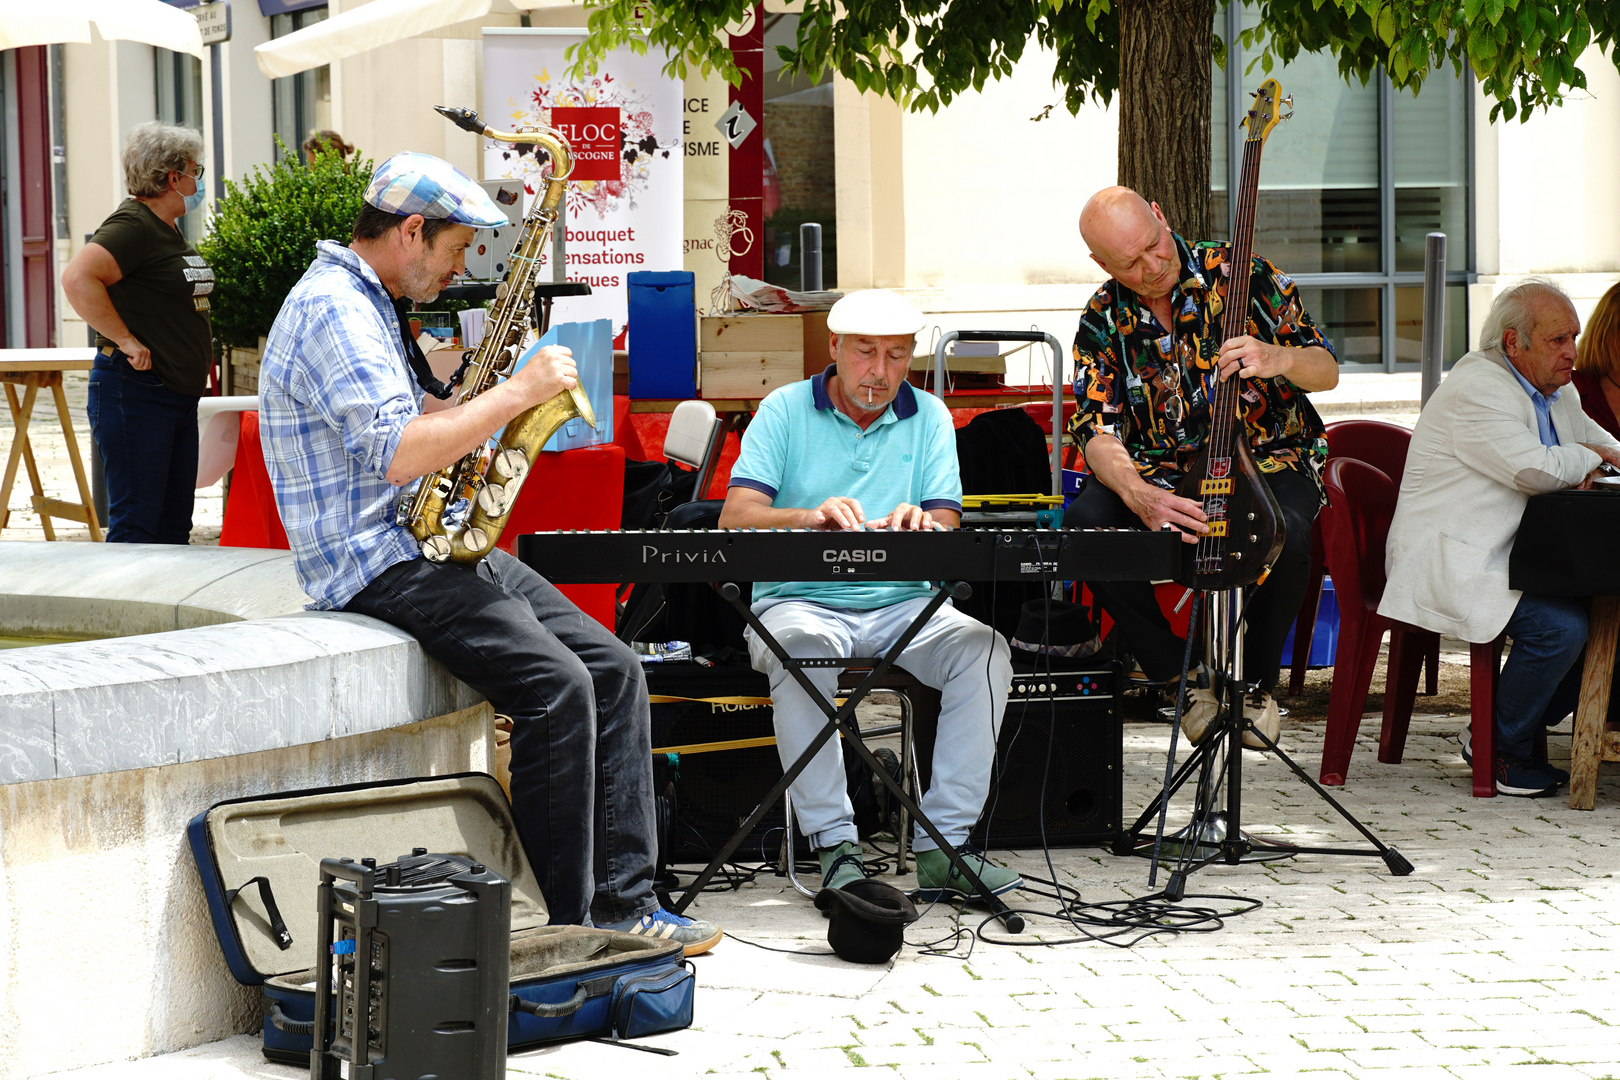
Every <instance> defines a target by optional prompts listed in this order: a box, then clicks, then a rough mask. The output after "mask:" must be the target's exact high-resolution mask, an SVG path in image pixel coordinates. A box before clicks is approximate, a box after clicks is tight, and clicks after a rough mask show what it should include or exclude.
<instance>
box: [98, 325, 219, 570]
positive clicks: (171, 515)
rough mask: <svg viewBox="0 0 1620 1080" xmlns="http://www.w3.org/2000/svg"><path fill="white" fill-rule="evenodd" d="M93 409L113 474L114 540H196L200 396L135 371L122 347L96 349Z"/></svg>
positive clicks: (110, 511) (110, 512) (110, 533)
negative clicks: (180, 391) (193, 521)
mask: <svg viewBox="0 0 1620 1080" xmlns="http://www.w3.org/2000/svg"><path fill="white" fill-rule="evenodd" d="M86 412H87V413H88V414H89V416H90V436H91V438H93V439H94V440H95V443H96V451H97V452H98V453H100V454H101V463H102V468H103V475H104V476H105V477H106V478H107V542H108V543H110V544H188V543H190V542H191V510H192V505H193V503H194V502H195V499H196V488H197V399H196V398H194V397H192V396H191V395H189V394H177V393H175V392H174V391H173V390H170V389H169V388H168V387H167V386H164V385H163V380H162V379H159V378H158V377H157V376H156V375H155V374H153V373H152V372H151V371H149V370H148V371H136V370H135V369H134V368H132V367H130V366H129V361H128V360H126V359H124V354H123V353H121V352H117V351H114V352H113V354H112V355H111V356H107V355H106V354H104V353H101V352H97V353H96V359H95V364H94V365H93V366H92V367H91V369H90V400H89V403H88V407H87V409H86Z"/></svg>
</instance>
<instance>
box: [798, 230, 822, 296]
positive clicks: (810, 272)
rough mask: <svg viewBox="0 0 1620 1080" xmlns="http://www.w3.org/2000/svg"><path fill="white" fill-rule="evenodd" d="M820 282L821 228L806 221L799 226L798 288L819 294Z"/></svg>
mask: <svg viewBox="0 0 1620 1080" xmlns="http://www.w3.org/2000/svg"><path fill="white" fill-rule="evenodd" d="M821 280H822V279H821V226H820V225H818V224H816V223H815V222H813V221H807V222H805V223H804V224H803V225H800V226H799V288H800V289H801V290H803V291H804V292H820V291H821V288H822V285H821Z"/></svg>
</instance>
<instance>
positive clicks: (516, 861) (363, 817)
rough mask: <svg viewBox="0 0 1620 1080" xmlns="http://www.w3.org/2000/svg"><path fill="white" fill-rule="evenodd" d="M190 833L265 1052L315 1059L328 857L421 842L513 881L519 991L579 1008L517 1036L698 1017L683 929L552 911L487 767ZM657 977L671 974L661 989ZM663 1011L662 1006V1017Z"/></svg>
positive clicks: (215, 820)
mask: <svg viewBox="0 0 1620 1080" xmlns="http://www.w3.org/2000/svg"><path fill="white" fill-rule="evenodd" d="M187 836H188V839H189V841H190V845H191V850H192V854H193V855H194V856H195V858H196V860H197V871H198V873H199V875H200V876H201V878H202V885H203V892H204V894H205V895H206V897H207V900H208V909H209V914H210V915H211V916H212V919H213V924H214V932H215V934H216V935H217V936H218V938H219V944H220V949H221V950H222V951H223V953H224V955H225V963H226V965H227V966H228V967H229V968H230V971H231V974H232V975H234V976H235V977H236V979H237V981H238V982H240V983H242V984H243V985H246V986H258V987H260V989H261V992H262V994H263V1002H264V1015H265V1024H264V1055H265V1057H267V1058H269V1059H270V1060H272V1061H279V1062H284V1063H287V1064H294V1065H303V1066H306V1067H307V1066H308V1065H309V1064H310V1050H311V1046H312V1043H313V1037H312V1034H311V1029H312V1028H313V1021H314V1018H315V979H314V969H315V966H316V961H317V954H318V947H319V943H320V934H319V931H318V919H317V916H316V890H317V887H318V885H319V883H320V876H321V866H320V864H321V860H322V859H323V858H334V857H342V856H347V857H351V858H354V859H360V858H376V859H377V860H378V861H379V862H385V861H389V860H393V859H396V858H398V857H399V856H401V855H405V854H407V853H409V852H411V851H412V850H413V849H414V848H418V847H421V848H425V849H426V850H427V851H429V852H434V853H442V854H447V855H461V856H465V857H466V858H469V859H471V860H472V861H474V862H477V863H481V864H483V865H484V866H486V867H488V868H489V869H490V870H492V871H494V872H495V873H497V874H499V875H500V876H501V877H503V878H505V879H506V880H507V881H509V882H510V883H511V904H510V914H511V918H510V925H511V948H510V982H511V990H512V993H513V994H515V995H517V996H518V997H520V998H523V999H524V1000H526V1001H531V1002H539V1003H543V1004H546V1005H551V1006H558V1007H561V1008H567V1009H568V1011H567V1012H566V1013H565V1014H564V1015H559V1016H549V1017H542V1016H536V1015H531V1014H530V1013H527V1012H513V1013H511V1015H510V1018H509V1021H508V1026H507V1043H508V1045H509V1046H510V1047H511V1048H513V1049H519V1048H522V1047H526V1046H533V1045H537V1044H541V1043H548V1042H557V1041H561V1040H566V1039H576V1038H583V1037H589V1036H598V1035H606V1034H610V1033H612V1032H614V1031H620V1032H621V1033H622V1034H628V1033H627V1032H624V1031H623V1027H624V1026H625V1025H629V1026H631V1027H632V1028H634V1029H635V1030H639V1031H640V1032H641V1033H643V1034H651V1033H653V1031H654V1030H666V1031H667V1030H672V1029H674V1028H679V1027H686V1026H688V1025H690V1024H691V1022H692V998H693V994H694V992H695V982H694V979H693V976H692V973H691V971H690V970H689V969H687V968H686V967H684V966H683V961H684V957H683V950H682V948H681V945H680V944H679V943H677V942H664V941H655V940H653V939H651V938H646V937H639V936H636V935H633V934H623V933H616V932H613V931H608V930H597V929H591V928H587V927H580V926H549V925H547V915H546V905H545V900H544V898H543V897H542V895H541V892H540V884H539V881H538V880H537V879H536V878H535V876H534V872H533V870H531V869H530V867H529V863H528V859H527V858H526V857H525V855H524V852H523V846H522V844H521V843H519V842H518V837H517V829H516V826H515V825H514V824H513V822H512V812H511V807H510V806H509V805H508V803H507V800H506V794H505V793H504V792H503V791H502V790H501V787H500V785H499V784H498V783H497V782H496V781H495V778H494V777H492V776H488V775H486V774H484V773H460V774H457V775H453V776H441V777H428V778H419V779H409V780H394V781H382V782H378V783H369V784H354V785H348V786H343V787H330V788H317V789H311V790H307V791H292V792H276V793H272V794H265V795H256V796H251V797H249V798H244V799H231V800H228V801H226V802H221V803H217V804H215V805H214V806H212V807H209V808H208V809H207V810H205V811H203V812H202V813H200V814H198V815H197V816H196V817H195V818H193V819H192V820H191V823H190V824H189V826H188V827H187ZM647 987H657V988H658V989H657V992H656V995H655V996H656V997H657V998H658V1000H657V1001H654V1000H653V999H652V997H649V996H648V994H647V993H646V992H645V991H646V988H647ZM570 1003H572V1004H573V1007H572V1008H568V1006H569V1004H570ZM627 1003H628V1004H627ZM649 1012H651V1013H656V1014H658V1015H659V1016H660V1017H662V1019H660V1020H658V1021H656V1022H653V1023H650V1024H649V1022H648V1021H646V1019H645V1017H646V1016H647V1015H648V1014H649ZM620 1018H623V1023H620ZM660 1024H661V1025H662V1026H659V1025H660ZM616 1025H617V1026H616ZM412 1075H413V1076H414V1075H415V1074H414V1073H413V1074H412Z"/></svg>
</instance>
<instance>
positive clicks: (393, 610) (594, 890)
mask: <svg viewBox="0 0 1620 1080" xmlns="http://www.w3.org/2000/svg"><path fill="white" fill-rule="evenodd" d="M343 610H345V611H352V612H356V613H358V614H361V615H370V616H372V617H373V618H377V619H381V620H383V621H384V622H387V623H392V624H393V625H395V626H397V627H399V628H400V629H401V630H404V631H405V632H406V633H408V634H410V635H411V636H412V637H414V638H416V639H417V640H418V641H420V642H421V643H422V648H423V649H424V650H425V651H426V652H427V654H428V655H429V656H431V657H433V658H434V659H435V660H437V661H439V663H441V664H443V665H444V666H445V667H447V668H449V669H450V672H451V674H453V675H455V677H456V678H458V679H460V680H461V681H462V682H464V683H466V684H467V685H468V686H471V687H472V688H473V689H474V690H477V691H479V692H480V693H482V694H483V695H484V696H485V697H487V698H489V700H490V703H491V704H493V705H494V706H495V709H496V711H497V712H501V713H504V714H506V715H508V716H510V717H511V718H512V817H513V819H514V820H515V822H516V824H517V830H518V837H519V839H521V840H522V842H523V849H524V851H525V852H526V853H527V854H528V856H529V865H530V866H531V867H532V868H533V869H534V872H535V876H536V877H538V878H539V879H540V889H541V891H542V892H543V893H544V894H545V898H546V907H547V910H548V912H549V915H550V919H551V922H552V923H553V924H554V925H559V924H584V925H589V921H594V922H596V923H597V924H601V923H608V922H622V921H623V920H625V919H631V918H636V917H639V916H642V915H646V914H649V913H651V912H653V911H655V910H657V908H658V898H657V897H656V896H655V895H654V894H653V861H654V859H655V858H656V856H657V840H656V836H655V828H656V824H657V811H656V809H655V806H654V802H653V788H652V714H651V712H650V711H649V706H648V704H647V681H646V679H645V678H644V677H643V676H642V673H641V661H640V660H639V659H638V658H637V657H636V654H635V653H633V652H631V651H630V647H629V646H628V645H626V644H624V643H623V642H622V641H620V640H619V639H618V638H616V637H614V636H613V635H612V634H611V633H610V632H609V631H608V630H607V629H606V628H605V627H603V626H602V624H601V623H599V622H597V621H596V620H595V619H593V618H591V617H590V616H589V615H586V614H585V613H584V612H582V611H580V610H579V608H577V607H575V606H574V605H573V604H572V603H571V602H570V601H569V599H568V598H567V597H566V596H564V595H563V594H562V593H561V592H559V591H558V590H557V587H556V586H554V585H552V584H551V583H550V582H549V581H547V580H546V579H545V578H543V577H541V576H540V575H539V574H537V573H535V572H534V571H533V570H531V569H529V568H528V567H527V566H525V565H524V564H523V563H521V562H519V561H518V560H517V559H514V558H513V557H512V556H510V555H508V554H507V553H506V552H504V551H499V550H496V551H492V552H490V553H489V555H487V556H486V557H485V558H484V559H483V561H481V562H480V563H478V565H477V566H476V567H475V568H472V569H468V568H467V567H463V566H458V565H456V564H455V563H430V562H428V561H427V560H426V559H411V560H410V561H409V562H402V563H395V564H394V565H393V566H390V567H389V568H388V569H386V570H384V571H383V572H382V573H380V574H378V575H377V577H376V578H375V579H374V580H373V581H372V582H371V584H369V585H367V586H366V587H365V588H364V589H362V590H361V591H360V593H359V594H358V595H357V596H355V597H354V599H352V600H350V601H349V602H348V604H346V605H345V606H344V609H343Z"/></svg>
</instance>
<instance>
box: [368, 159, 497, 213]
mask: <svg viewBox="0 0 1620 1080" xmlns="http://www.w3.org/2000/svg"><path fill="white" fill-rule="evenodd" d="M366 202H368V203H370V204H371V205H372V206H375V207H376V208H377V209H379V210H386V211H388V212H389V213H390V214H399V215H401V216H402V217H408V216H409V215H411V214H421V215H422V216H423V217H425V218H444V219H448V220H450V221H453V222H455V223H456V224H458V225H471V226H473V227H474V228H479V229H493V228H497V227H499V226H502V225H506V224H507V223H508V222H507V220H506V214H505V212H504V211H502V210H501V208H500V207H499V206H496V205H495V200H494V199H491V198H490V197H489V196H488V195H487V194H485V192H484V189H483V188H481V187H479V186H478V185H477V184H475V183H474V182H473V181H472V179H471V178H470V177H469V176H468V175H467V174H466V173H464V172H462V171H461V170H460V169H458V168H456V167H455V166H454V165H452V164H450V163H449V162H448V161H443V160H441V159H439V158H436V157H434V156H433V155H432V154H418V153H415V152H414V151H410V150H407V151H405V152H404V153H400V154H395V155H394V156H393V157H391V158H389V159H388V160H387V161H385V162H383V163H382V164H381V165H379V166H377V171H376V172H374V173H372V174H371V183H370V184H368V185H367V186H366Z"/></svg>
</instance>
